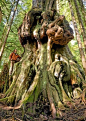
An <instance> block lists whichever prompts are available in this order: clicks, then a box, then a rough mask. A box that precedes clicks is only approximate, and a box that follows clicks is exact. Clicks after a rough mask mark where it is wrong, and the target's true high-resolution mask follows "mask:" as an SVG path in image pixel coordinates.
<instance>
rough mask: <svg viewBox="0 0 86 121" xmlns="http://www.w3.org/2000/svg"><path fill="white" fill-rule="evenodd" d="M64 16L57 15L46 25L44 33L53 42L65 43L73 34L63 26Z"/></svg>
mask: <svg viewBox="0 0 86 121" xmlns="http://www.w3.org/2000/svg"><path fill="white" fill-rule="evenodd" d="M64 19H65V16H63V15H61V16H59V17H58V18H57V19H56V20H54V22H52V23H50V24H49V25H48V27H49V28H48V30H47V31H46V34H47V35H48V37H49V38H50V39H51V41H52V42H53V43H55V44H59V45H66V44H67V43H68V42H69V41H70V40H72V39H73V38H74V37H73V34H72V33H71V32H70V31H69V30H66V29H65V28H64V25H63V21H64Z"/></svg>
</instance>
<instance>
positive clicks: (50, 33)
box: [0, 0, 85, 117]
mask: <svg viewBox="0 0 86 121" xmlns="http://www.w3.org/2000/svg"><path fill="white" fill-rule="evenodd" d="M39 3H40V4H39V5H40V6H41V7H40V9H39V8H37V6H33V8H32V9H31V10H30V11H29V12H28V13H27V14H26V15H25V17H24V20H23V23H22V24H21V26H20V27H19V29H18V35H19V40H20V42H21V45H22V46H23V47H24V49H25V52H24V55H23V57H22V59H21V61H20V62H19V63H18V64H17V65H16V68H15V71H14V74H13V82H12V84H11V86H10V88H9V89H8V90H7V92H6V93H5V97H4V98H3V99H0V101H4V102H5V103H10V104H13V103H14V102H15V104H16V105H17V103H18V102H19V101H20V100H21V105H22V104H23V103H27V102H28V103H30V102H31V103H35V102H36V101H38V100H39V98H40V95H42V101H43V102H45V104H46V103H47V102H48V101H49V103H50V107H51V108H50V110H51V113H52V116H53V117H55V116H56V114H57V112H58V108H60V109H62V108H64V106H65V105H66V104H67V102H68V101H71V98H79V97H80V94H81V93H82V90H83V83H85V82H84V72H83V70H82V69H81V67H80V66H79V65H78V63H77V62H76V60H75V59H74V58H73V55H72V54H71V52H70V50H69V48H68V46H67V43H68V42H69V41H70V40H71V39H73V32H72V29H71V28H70V26H69V24H68V22H67V21H66V19H65V16H63V15H59V14H58V13H57V11H56V7H55V6H56V1H55V0H54V1H52V2H51V0H47V1H45V0H41V1H39ZM48 3H49V4H48ZM42 5H43V6H42ZM45 5H46V7H44V6H45ZM51 8H52V9H51ZM65 24H66V25H65ZM76 86H77V88H76ZM74 91H75V92H76V93H77V95H75V93H74ZM78 92H79V93H78ZM43 102H42V103H43ZM33 107H34V109H35V105H34V106H33Z"/></svg>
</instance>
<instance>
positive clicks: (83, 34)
mask: <svg viewBox="0 0 86 121" xmlns="http://www.w3.org/2000/svg"><path fill="white" fill-rule="evenodd" d="M74 4H75V8H76V12H77V16H78V20H79V24H80V26H81V27H80V28H81V32H82V36H83V42H84V47H85V53H86V30H85V27H84V25H83V21H82V18H81V14H80V12H79V7H78V4H77V1H76V0H74Z"/></svg>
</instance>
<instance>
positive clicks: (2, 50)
mask: <svg viewBox="0 0 86 121" xmlns="http://www.w3.org/2000/svg"><path fill="white" fill-rule="evenodd" d="M18 2H19V0H17V3H16V7H15V9H14V13H13V16H12V18H11V21H10V24H9V28H8V30H7V34H6V37H5V39H4V43H3V45H2V47H1V51H0V60H1V58H2V55H3V52H4V48H5V45H6V42H7V38H8V35H9V32H10V29H11V25H12V23H13V19H14V16H15V12H16V10H17V5H18Z"/></svg>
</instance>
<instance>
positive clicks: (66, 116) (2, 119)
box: [0, 100, 86, 121]
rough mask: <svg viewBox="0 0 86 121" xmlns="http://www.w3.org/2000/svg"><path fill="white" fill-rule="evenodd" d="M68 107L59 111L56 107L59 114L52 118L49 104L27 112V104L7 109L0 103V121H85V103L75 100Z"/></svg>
mask: <svg viewBox="0 0 86 121" xmlns="http://www.w3.org/2000/svg"><path fill="white" fill-rule="evenodd" d="M68 105H69V106H70V108H65V110H63V111H61V110H59V109H58V112H59V114H60V115H58V116H57V117H56V118H55V119H54V118H52V116H51V112H50V111H49V105H47V106H45V107H43V106H42V107H41V108H39V109H36V110H35V111H36V114H35V115H34V113H33V112H28V108H29V106H30V105H29V104H27V105H26V108H24V106H23V107H22V108H19V109H16V110H14V109H9V106H7V108H5V109H4V108H3V107H6V106H5V105H2V104H0V121H86V105H84V104H83V103H80V101H79V100H76V101H75V105H74V106H71V105H70V104H68ZM43 108H44V109H43Z"/></svg>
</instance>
